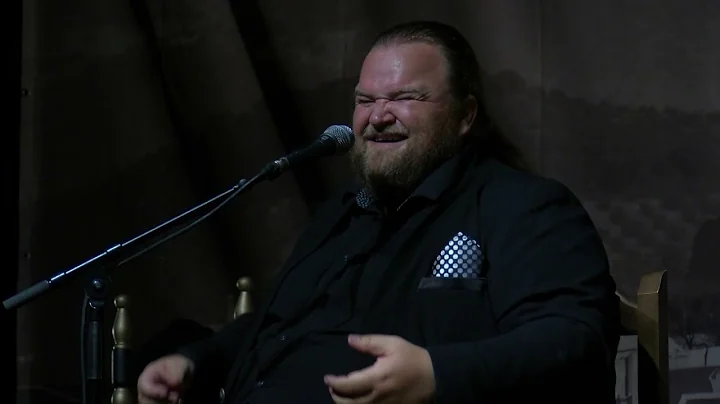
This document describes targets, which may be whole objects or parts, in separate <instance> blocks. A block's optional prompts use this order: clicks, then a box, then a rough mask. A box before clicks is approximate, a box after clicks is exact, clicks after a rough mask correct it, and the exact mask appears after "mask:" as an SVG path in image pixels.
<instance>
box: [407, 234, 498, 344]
mask: <svg viewBox="0 0 720 404" xmlns="http://www.w3.org/2000/svg"><path fill="white" fill-rule="evenodd" d="M486 266H487V263H486V260H485V255H484V253H483V251H482V248H481V246H480V244H479V243H478V242H477V241H476V240H475V239H473V238H472V237H469V236H467V235H466V234H464V233H462V232H459V233H457V234H455V235H454V236H452V237H451V238H450V239H449V240H448V241H447V242H446V243H445V245H444V246H443V247H442V248H441V249H440V250H439V252H438V253H437V256H436V258H435V260H434V261H433V264H432V266H431V268H430V269H429V271H428V272H427V273H426V274H424V276H423V277H421V278H420V280H419V282H418V284H417V289H416V290H415V295H414V300H415V302H414V303H415V304H414V309H415V314H416V321H417V322H418V324H417V326H418V327H419V328H420V332H421V334H422V335H423V339H424V342H425V343H426V344H428V345H433V344H443V343H454V342H463V341H472V340H478V339H482V338H487V337H490V336H492V335H495V334H496V328H495V324H494V319H493V315H492V310H491V309H490V303H489V300H488V293H487V286H488V280H487V277H486V276H485V273H486V269H487V268H486Z"/></svg>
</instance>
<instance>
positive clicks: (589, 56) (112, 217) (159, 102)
mask: <svg viewBox="0 0 720 404" xmlns="http://www.w3.org/2000/svg"><path fill="white" fill-rule="evenodd" d="M11 3H16V4H13V5H7V6H6V8H5V11H3V12H2V13H0V14H2V15H3V22H7V23H5V24H2V26H3V27H4V28H3V29H4V30H6V29H7V30H8V33H7V34H5V35H3V43H2V45H3V46H2V49H3V53H4V55H7V56H6V57H5V58H4V59H3V60H6V61H7V62H6V63H3V64H4V70H3V71H6V70H7V71H8V73H7V74H6V75H4V79H3V80H4V81H3V83H4V82H5V81H8V82H9V89H8V90H7V91H5V87H3V97H4V98H5V99H6V100H7V101H9V104H8V105H9V106H8V107H3V109H2V111H3V112H2V115H1V116H2V129H3V130H2V134H3V137H4V140H3V143H2V144H3V146H2V162H3V176H2V179H3V184H2V189H3V203H4V206H5V207H6V209H5V212H7V213H6V214H5V215H3V222H2V223H3V226H2V228H3V229H4V230H3V231H4V232H5V233H7V235H8V236H9V237H10V239H11V242H9V243H8V242H4V243H3V250H2V253H3V265H2V268H3V270H2V271H0V274H1V275H0V276H2V278H0V290H2V292H3V298H5V297H6V296H8V295H10V294H11V293H12V292H13V291H14V285H16V284H17V286H18V287H19V288H24V287H27V286H29V285H30V284H32V283H34V282H37V281H39V280H41V279H45V278H47V277H48V276H50V275H52V274H54V273H55V272H57V271H59V270H62V269H66V268H68V267H70V266H73V265H76V264H78V263H80V262H82V261H84V260H85V259H87V258H89V257H90V256H92V255H94V254H96V253H98V252H100V251H102V250H104V249H105V248H108V247H110V246H111V245H114V244H115V243H117V242H119V241H124V240H126V239H128V238H129V237H131V236H134V235H136V234H138V233H140V232H141V231H143V230H145V229H148V228H150V227H152V226H154V225H156V224H158V223H160V222H161V221H163V220H165V219H167V218H169V217H171V216H173V215H175V214H178V213H180V212H182V211H183V210H185V209H187V208H189V207H191V206H193V205H195V204H197V203H199V202H201V201H203V200H205V199H207V198H209V197H211V196H213V195H215V194H217V193H219V192H220V191H223V190H224V189H226V188H227V187H229V186H230V185H232V184H233V183H234V182H235V181H237V180H238V179H240V178H244V177H248V176H251V175H253V174H254V173H256V172H257V170H259V169H260V168H261V167H262V165H264V164H265V163H266V162H267V161H269V160H271V159H273V158H275V157H277V156H280V155H283V154H285V153H286V152H287V151H290V150H293V149H295V148H298V147H300V146H301V145H303V144H305V143H307V142H309V141H311V140H312V139H313V138H314V137H316V136H317V135H319V134H320V133H321V132H322V131H323V130H324V129H325V128H326V127H327V126H329V125H331V124H337V123H349V122H350V117H351V112H352V89H353V86H354V85H355V81H356V78H357V74H358V71H359V66H360V63H361V61H362V58H363V56H364V54H365V52H366V51H367V46H368V44H369V41H370V40H371V38H372V37H373V35H375V34H376V33H377V31H378V30H380V29H381V28H384V27H386V26H387V25H389V24H393V23H397V22H401V21H405V20H410V19H417V18H432V19H439V20H441V21H444V22H449V23H452V24H454V25H456V26H457V27H458V28H460V29H461V30H462V31H463V32H464V33H465V34H466V36H467V37H468V39H469V40H470V41H471V43H472V44H473V45H474V47H475V49H476V51H477V53H478V56H479V58H480V60H481V63H482V64H483V65H484V67H485V69H486V70H487V72H488V77H487V80H486V85H487V89H486V90H487V96H488V103H489V105H490V108H491V110H492V114H493V116H494V117H495V118H496V119H497V120H498V122H499V124H500V126H501V127H502V128H503V129H505V131H506V132H507V133H508V135H509V136H510V137H511V138H513V139H514V140H515V141H516V142H517V143H518V144H519V145H520V146H521V147H522V148H523V150H524V151H525V152H526V153H527V154H528V156H529V157H530V160H531V161H532V162H533V163H534V164H535V166H536V167H537V168H538V170H539V171H540V172H541V173H543V174H544V175H547V176H550V177H554V178H557V179H559V180H561V181H563V182H564V183H566V184H567V185H568V186H570V187H571V189H573V190H574V191H575V192H576V193H577V194H578V196H579V197H580V198H581V199H582V201H583V202H584V204H585V205H586V207H587V209H588V210H589V212H590V213H591V215H592V217H593V219H594V220H595V223H596V225H597V226H598V228H599V230H600V231H601V234H602V236H603V239H604V241H605V243H606V247H607V249H608V253H609V255H610V257H611V260H612V272H613V275H614V277H615V279H616V280H617V282H618V287H619V289H620V290H621V291H623V292H624V293H626V294H633V293H634V290H635V288H636V287H637V283H638V281H639V278H640V276H641V275H642V274H643V273H646V272H649V271H654V270H659V269H666V270H668V272H669V282H670V292H671V306H672V309H671V310H672V311H671V323H672V324H671V326H672V333H673V344H672V349H673V353H671V355H676V354H677V355H681V356H682V355H686V356H687V355H689V354H687V353H688V352H693V351H691V350H693V349H695V350H697V349H701V350H703V349H704V350H705V351H704V352H706V353H707V354H706V355H705V357H706V359H705V362H704V364H703V365H702V366H700V367H697V366H696V367H694V368H692V369H691V370H692V372H695V373H693V375H692V377H690V376H688V374H689V373H688V372H690V370H687V371H685V370H683V369H680V368H677V369H675V370H673V375H672V377H671V381H672V383H673V397H674V398H673V400H674V401H671V402H677V400H678V398H679V395H680V394H681V393H683V392H688V391H693V392H695V391H711V390H712V386H711V383H710V381H709V380H708V376H709V375H710V374H711V372H712V370H713V369H714V367H715V366H718V367H720V360H717V361H716V362H712V361H711V360H710V359H707V358H712V355H710V353H711V349H712V347H714V346H715V343H716V339H717V337H718V336H719V335H720V325H718V324H719V323H718V321H717V316H715V315H714V313H716V312H717V310H718V309H720V292H718V287H719V286H720V275H719V274H718V270H717V265H718V262H720V253H719V252H718V251H719V249H718V246H719V245H720V177H719V176H718V173H719V172H720V158H718V156H719V155H720V78H719V77H720V76H718V71H720V47H718V46H717V43H718V38H720V3H719V2H716V1H712V0H705V1H701V0H697V1H692V2H687V1H682V0H676V1H669V0H668V1H657V0H655V1H650V0H642V1H640V0H638V1H633V2H627V1H620V0H613V1H610V0H607V1H602V2H599V1H591V0H567V1H560V0H554V1H541V0H532V1H531V0H528V1H508V0H504V1H497V0H496V1H492V0H483V1H477V0H472V1H471V0H464V1H436V0H415V1H399V0H392V1H379V0H364V1H349V0H312V1H303V2H300V1H288V0H264V1H256V0H243V1H240V0H203V1H191V0H173V1H170V0H107V1H103V2H98V1H90V0H74V1H65V0H25V1H24V2H23V3H22V6H23V10H22V11H24V12H22V13H21V10H20V9H19V8H20V5H19V4H20V2H11ZM13 7H15V9H14V10H13ZM20 21H21V22H22V35H23V37H22V54H21V55H22V58H21V60H22V82H21V83H19V82H18V81H17V79H16V78H17V77H18V74H17V73H18V70H19V69H20V65H19V63H18V62H19V60H18V56H17V55H19V54H20V53H19V52H20V49H19V48H18V44H19V42H18V41H17V35H16V32H15V31H17V33H19V29H20ZM14 27H17V30H15V31H13V28H14ZM14 35H15V36H14ZM16 67H17V68H16ZM6 78H7V80H6ZM20 84H21V85H22V88H24V89H26V93H24V96H23V93H22V92H21V91H20V88H21V85H20ZM19 109H21V114H19ZM18 117H20V119H18ZM18 123H20V135H19V137H18V136H16V133H17V132H18V130H17V129H18ZM18 141H19V147H18ZM18 150H19V154H18V153H16V152H17V151H18ZM18 165H19V170H18ZM349 176H350V172H349V170H348V166H347V163H346V161H345V160H344V159H341V158H333V159H327V160H324V161H322V162H319V163H317V164H314V165H310V166H308V167H306V168H303V169H302V170H297V171H296V172H294V173H291V174H286V175H285V176H283V177H281V178H280V179H278V180H277V181H275V182H273V183H265V184H263V185H261V186H258V187H257V188H255V189H254V190H253V191H252V192H251V193H249V194H246V195H244V196H242V197H240V198H238V199H237V200H235V201H233V202H232V203H231V204H230V205H229V206H228V208H227V209H225V210H223V211H221V213H219V214H218V215H217V216H215V217H213V219H212V220H210V221H208V222H206V223H204V224H203V225H201V226H199V227H198V228H196V229H195V230H194V231H193V232H191V233H188V234H186V235H184V236H182V237H181V238H179V239H177V240H175V241H173V242H172V243H171V244H168V245H165V246H163V247H161V248H159V249H157V250H155V251H153V252H152V253H150V254H148V255H146V256H144V257H143V258H142V259H140V260H137V261H134V262H133V263H132V264H131V265H128V266H127V267H124V268H122V269H121V270H119V271H117V272H115V273H114V274H113V280H114V291H115V292H116V293H127V294H128V295H129V296H130V299H131V302H132V305H133V306H132V311H131V314H132V319H133V325H134V331H135V335H134V342H135V344H136V345H139V344H141V343H142V342H143V341H145V340H147V338H148V337H149V336H150V335H152V334H153V333H155V332H157V331H158V330H160V329H162V328H163V327H165V326H166V325H167V324H168V322H169V321H170V320H171V319H173V318H177V317H185V318H190V319H194V320H197V321H199V322H201V323H203V324H207V325H212V326H218V325H221V324H222V323H224V322H226V321H227V315H228V299H229V296H230V295H231V294H233V293H234V283H235V280H236V279H237V278H238V277H239V276H241V275H251V276H252V277H253V279H254V280H255V281H256V282H257V283H258V285H259V286H260V287H261V288H262V287H263V286H266V285H267V284H268V281H269V280H270V279H271V278H272V276H273V275H274V273H275V271H276V270H277V269H278V267H279V266H280V265H281V263H282V262H283V259H284V258H285V257H286V256H287V254H288V253H289V251H290V249H291V248H292V246H293V243H294V241H295V239H296V237H297V236H298V235H299V232H300V231H301V230H302V229H303V227H304V226H305V224H306V223H307V220H308V217H309V215H310V214H311V213H312V212H313V211H314V209H315V208H316V206H317V204H318V202H319V201H321V200H322V199H323V198H324V197H326V196H327V195H328V193H329V192H330V191H331V190H332V189H333V188H334V187H336V186H339V185H341V184H343V183H344V181H346V180H347V179H348V178H349ZM18 179H19V181H18ZM18 185H19V192H18ZM18 203H19V210H18V209H17V204H18ZM15 211H18V212H19V224H18V223H17V217H16V216H15V215H14V212H15ZM13 240H17V241H18V242H15V243H13V242H12V241H13ZM15 245H18V247H17V249H16V248H15ZM18 257H19V258H20V261H19V263H18V262H17V260H18ZM14 268H18V271H15V270H14ZM261 295H262V294H261ZM82 296H83V291H82V284H80V283H79V282H76V283H73V284H71V285H68V286H66V287H64V288H62V289H60V290H57V291H55V292H53V293H50V294H48V295H46V296H44V297H43V298H42V299H40V300H37V301H35V302H33V303H32V304H30V305H28V306H26V307H24V308H22V309H20V310H18V311H17V316H18V317H17V337H18V339H17V350H16V352H15V351H14V350H12V349H11V348H13V346H14V345H15V344H12V343H11V344H5V343H3V344H2V349H0V359H2V360H3V363H2V367H3V369H4V368H15V367H16V369H17V371H18V373H17V374H18V379H17V385H18V390H19V391H20V392H21V393H22V394H25V393H26V392H28V391H44V392H45V393H47V394H50V395H52V396H53V397H66V400H72V398H73V397H75V398H77V397H78V396H79V394H78V393H79V388H78V385H79V361H78V359H77V358H78V348H79V345H78V335H79V325H80V318H79V314H80V309H81V304H82ZM0 316H2V317H0V327H2V328H1V329H2V333H3V334H4V336H10V337H13V335H14V333H13V332H12V330H13V324H15V320H14V319H13V318H11V317H9V316H8V314H7V313H2V314H1V315H0ZM109 316H112V312H110V313H109ZM109 318H110V319H111V318H112V317H109ZM108 322H110V321H108ZM708 348H710V349H708ZM678 352H679V353H678ZM13 358H16V359H13ZM677 363H680V362H678V361H672V360H671V366H680V367H682V366H685V365H682V366H681V365H676V364H677ZM683 363H684V362H683ZM713 363H714V364H713ZM14 364H15V365H16V366H13V365H14ZM674 364H675V365H674ZM1 380H3V383H6V382H8V379H5V378H2V379H1ZM8 383H10V385H14V384H16V382H15V380H14V379H10V381H9V382H8ZM9 390H10V388H8V389H6V388H2V389H0V392H6V391H9ZM0 394H5V393H0ZM8 401H10V400H8ZM0 402H6V401H5V400H3V399H2V397H0ZM34 402H43V401H40V399H36V400H35V401H34Z"/></svg>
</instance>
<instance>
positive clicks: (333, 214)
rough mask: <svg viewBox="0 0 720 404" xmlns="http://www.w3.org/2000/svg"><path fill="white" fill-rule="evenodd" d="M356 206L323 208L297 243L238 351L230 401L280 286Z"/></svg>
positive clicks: (230, 378) (230, 380)
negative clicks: (248, 335) (319, 215)
mask: <svg viewBox="0 0 720 404" xmlns="http://www.w3.org/2000/svg"><path fill="white" fill-rule="evenodd" d="M354 203H355V200H354V199H350V200H348V201H346V202H345V203H334V204H333V203H331V204H329V205H330V206H327V205H325V206H322V207H321V208H320V209H319V210H318V212H322V214H323V216H324V217H323V218H315V219H314V220H313V221H312V222H311V223H310V226H309V227H308V228H307V230H306V231H305V232H304V233H303V235H302V236H301V237H300V238H299V239H298V242H297V245H296V246H295V248H294V249H293V252H292V253H291V254H290V256H289V257H288V259H287V260H286V262H285V265H283V267H282V268H281V269H280V271H279V272H278V275H277V277H276V279H275V281H274V286H273V288H272V290H273V292H272V294H271V295H270V297H269V298H268V299H266V301H265V302H264V304H263V305H262V307H261V308H260V310H258V311H257V312H256V315H255V319H254V321H253V325H252V327H250V333H251V335H252V337H251V338H245V343H244V344H243V346H242V347H241V348H240V350H239V351H238V354H237V359H236V360H235V363H234V364H233V366H232V368H231V369H230V372H229V373H228V379H227V382H226V391H227V393H228V394H232V395H231V397H234V396H235V395H236V394H237V393H238V389H241V388H243V386H244V385H246V383H244V379H245V378H246V376H247V375H244V374H243V375H241V374H240V373H241V372H243V371H244V370H245V371H246V372H245V373H247V370H249V369H250V368H249V367H248V366H247V365H248V364H247V359H248V353H250V352H251V350H252V347H253V346H254V344H255V337H256V336H257V335H258V333H259V332H260V327H262V324H263V321H264V319H265V315H266V313H267V310H268V308H269V307H270V305H271V304H272V302H273V300H275V298H276V296H277V291H278V289H279V286H280V284H282V282H283V281H284V280H285V277H287V275H288V274H289V273H290V271H292V270H293V269H295V268H296V267H297V266H298V264H300V262H302V261H303V260H304V259H305V258H307V257H308V256H309V255H310V254H312V253H313V252H315V251H316V250H317V249H318V248H319V247H320V246H322V245H323V243H324V242H325V241H326V240H327V239H328V237H330V235H331V234H333V230H334V229H335V227H336V226H338V225H339V224H340V223H342V220H343V218H344V216H345V215H346V214H347V213H348V212H349V211H350V208H351V207H352V206H353V204H354ZM238 383H240V384H238Z"/></svg>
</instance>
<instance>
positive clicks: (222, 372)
mask: <svg viewBox="0 0 720 404" xmlns="http://www.w3.org/2000/svg"><path fill="white" fill-rule="evenodd" d="M254 318H255V316H254V314H253V313H249V314H245V315H242V316H240V317H238V318H236V319H235V320H233V321H232V322H231V323H230V324H228V325H226V326H225V327H223V328H222V329H221V330H220V331H218V332H217V333H215V334H214V335H213V336H212V337H210V338H207V339H204V340H201V341H198V342H196V343H193V344H191V345H188V346H185V347H182V348H180V349H179V350H178V351H177V353H178V354H180V355H183V356H185V357H186V358H189V359H190V360H191V361H192V362H193V364H194V366H195V371H194V374H195V376H194V381H193V384H202V385H205V386H208V385H212V387H215V386H218V388H219V387H220V386H222V385H223V383H224V382H225V378H226V377H227V373H228V372H229V371H230V367H231V366H232V364H233V363H234V361H235V360H237V359H238V358H237V353H238V350H239V349H240V348H241V347H242V346H243V343H244V341H245V338H248V337H249V336H248V334H249V332H250V328H251V327H252V324H253V320H254Z"/></svg>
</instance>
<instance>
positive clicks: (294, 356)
mask: <svg viewBox="0 0 720 404" xmlns="http://www.w3.org/2000/svg"><path fill="white" fill-rule="evenodd" d="M470 267H472V268H470ZM614 291H615V288H614V283H613V281H612V279H611V277H610V275H609V270H608V263H607V258H606V256H605V252H604V249H603V246H602V242H601V241H600V239H599V237H598V235H597V232H596V231H595V228H594V227H593V225H592V222H591V221H590V219H589V217H588V215H587V213H586V212H585V210H584V209H583V208H582V206H581V205H580V203H579V202H578V201H577V199H576V198H575V197H574V196H573V195H572V194H571V193H570V192H569V191H568V190H567V189H566V188H565V187H563V186H562V185H560V184H559V183H557V182H555V181H552V180H547V179H543V178H540V177H537V176H534V175H531V174H528V173H522V172H517V171H515V170H512V169H510V168H509V167H507V166H504V165H502V164H500V163H499V162H497V161H495V160H492V159H486V158H483V157H482V156H481V155H480V154H479V153H476V152H475V151H474V150H472V149H471V148H469V149H468V150H466V151H465V152H464V153H463V154H460V155H458V156H456V157H455V158H453V159H451V160H449V161H448V162H446V163H445V164H444V165H442V166H441V167H440V168H438V169H437V170H436V171H435V172H433V173H432V174H431V175H430V176H429V177H428V178H427V179H426V180H425V181H424V182H423V183H422V184H421V185H420V186H419V187H418V188H417V189H416V191H415V192H414V193H413V194H412V195H411V196H410V197H409V198H408V199H407V200H406V201H405V202H404V203H403V204H401V205H400V207H399V208H398V209H397V210H395V211H392V212H389V213H383V211H382V210H381V209H379V207H378V206H377V205H376V204H375V203H374V202H373V201H372V199H371V198H370V197H369V194H367V193H366V192H363V191H362V190H358V191H355V192H347V193H345V194H343V195H342V196H341V197H340V198H339V200H335V202H330V203H329V205H327V207H326V208H325V209H323V210H321V211H320V212H319V217H318V218H317V219H316V220H315V221H314V222H313V224H311V226H310V228H309V230H308V232H307V233H306V234H305V235H304V236H303V237H302V238H301V240H300V241H299V243H298V246H297V247H296V250H295V251H294V252H293V254H292V256H291V257H290V259H289V261H288V264H287V266H286V268H284V269H283V271H281V274H280V276H279V280H278V282H277V285H276V288H275V292H274V295H273V297H272V299H271V300H270V301H269V304H268V305H267V306H266V307H265V308H264V309H261V310H260V311H258V312H257V313H256V316H257V318H256V319H255V321H254V323H253V325H252V326H247V327H239V326H237V325H231V326H229V327H228V331H221V332H220V333H219V334H218V336H217V337H216V338H215V340H214V342H213V341H210V343H209V344H205V348H203V349H199V348H196V349H195V350H194V351H192V350H189V351H186V354H187V355H188V356H190V357H191V358H193V359H194V360H196V362H197V363H200V364H208V363H213V364H214V366H217V367H219V368H220V369H223V371H224V372H227V374H228V379H227V380H228V382H227V384H226V391H227V392H228V394H227V397H226V400H225V401H226V402H229V403H237V404H240V403H250V404H266V403H273V404H283V403H305V402H311V403H323V402H328V403H329V402H331V399H330V396H329V393H328V390H327V387H326V386H325V384H324V382H323V376H324V375H326V374H346V373H349V372H351V371H354V370H359V369H362V368H365V367H367V366H370V365H372V363H373V362H374V358H372V357H369V356H367V355H365V354H361V353H359V352H356V351H355V350H353V349H352V348H351V347H349V346H348V344H347V335H348V334H349V333H376V334H391V335H398V336H400V337H402V338H405V339H406V340H408V341H410V342H411V343H414V344H417V345H420V346H423V347H425V348H426V349H427V350H428V352H429V353H430V356H431V358H432V362H433V370H434V374H435V379H436V400H437V402H438V403H441V404H442V403H452V404H461V403H466V402H467V403H474V402H486V401H487V402H494V401H495V400H500V401H501V402H506V400H512V399H521V398H522V394H524V393H527V392H528V391H532V392H533V393H534V394H535V396H534V397H535V398H539V397H543V398H547V399H551V400H552V401H554V402H557V403H560V402H577V401H578V400H579V401H582V402H586V403H609V402H613V400H614V365H613V360H614V356H615V351H616V345H617V339H618V325H617V323H618V321H617V315H618V308H617V300H616V298H615V295H614ZM239 328H242V331H238V330H237V329H239ZM240 332H243V333H244V335H240ZM241 341H244V343H242V342H241ZM208 346H210V347H213V348H207V347H208ZM210 356H213V357H214V358H215V359H214V360H213V361H208V360H207V357H210ZM223 356H224V357H223ZM220 357H222V359H218V358H220ZM201 367H202V366H198V369H200V368H201ZM589 395H590V396H591V397H588V396H589Z"/></svg>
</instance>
